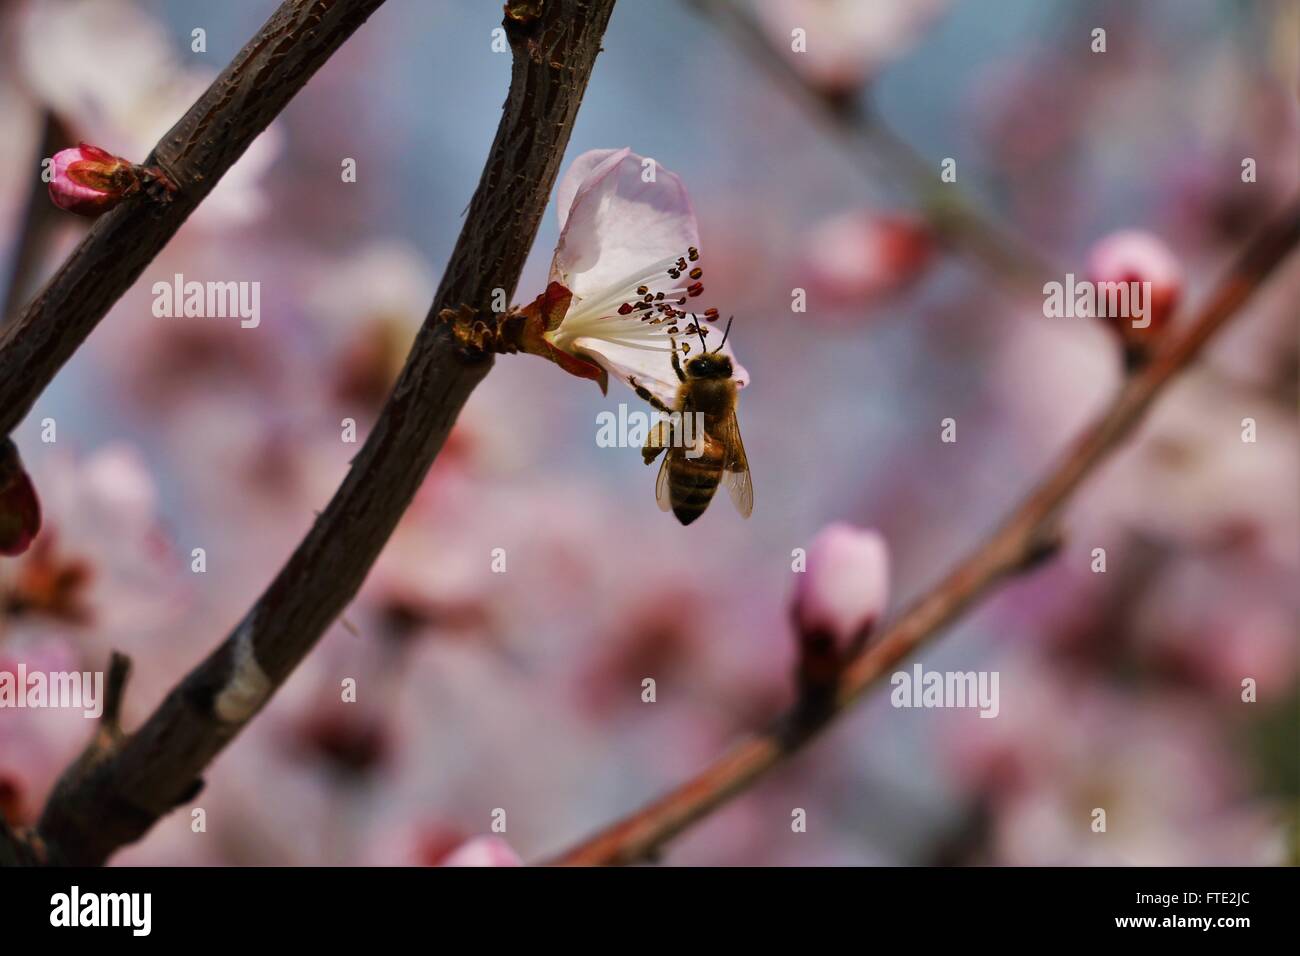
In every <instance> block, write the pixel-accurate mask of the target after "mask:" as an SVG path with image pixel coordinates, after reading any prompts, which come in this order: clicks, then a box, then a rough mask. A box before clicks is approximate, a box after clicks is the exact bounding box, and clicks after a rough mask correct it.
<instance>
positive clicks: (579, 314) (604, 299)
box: [546, 246, 718, 353]
mask: <svg viewBox="0 0 1300 956" xmlns="http://www.w3.org/2000/svg"><path fill="white" fill-rule="evenodd" d="M699 258H700V253H699V250H698V249H696V248H695V247H694V246H691V247H690V248H689V249H687V250H686V254H685V255H683V256H677V257H676V258H671V257H670V258H668V259H663V260H661V261H659V262H656V263H654V264H653V265H650V266H647V267H646V268H644V269H639V270H637V271H636V272H635V273H633V274H632V275H630V276H627V277H626V278H624V279H621V280H619V281H618V282H615V283H613V284H612V285H610V286H609V287H608V288H606V289H602V290H600V291H598V292H595V293H593V294H592V295H589V296H587V297H586V298H585V299H575V300H574V302H573V303H572V304H571V305H570V306H569V311H568V312H567V313H565V316H564V320H563V321H562V322H561V323H560V325H559V327H558V328H556V329H555V330H553V331H551V332H547V333H546V338H547V340H548V341H550V343H551V344H552V345H554V346H555V347H556V348H558V349H562V350H564V351H569V352H571V351H573V348H574V342H575V340H577V339H581V338H592V339H600V340H601V341H604V342H610V343H612V344H614V345H619V346H622V347H624V348H631V349H643V350H646V351H652V352H671V351H673V345H672V337H673V336H676V335H682V334H689V335H694V334H696V328H697V322H696V320H695V317H694V314H693V313H688V312H686V311H684V310H683V309H682V308H681V307H682V306H684V305H685V304H686V302H687V300H688V299H693V298H696V297H698V296H699V295H701V294H702V293H703V292H704V283H703V282H701V281H700V279H701V278H702V277H703V276H704V270H703V269H702V268H701V267H700V266H699V265H696V263H698V261H699ZM704 315H705V318H707V319H708V320H709V321H713V320H715V319H716V318H717V316H718V310H717V309H708V310H706V311H705V313H704ZM686 319H689V320H690V321H689V324H683V320H686ZM701 331H702V334H705V335H707V334H708V330H707V329H702V330H701ZM678 349H680V350H681V351H682V352H683V353H686V352H689V351H690V346H689V344H687V343H682V344H681V345H679V346H678Z"/></svg>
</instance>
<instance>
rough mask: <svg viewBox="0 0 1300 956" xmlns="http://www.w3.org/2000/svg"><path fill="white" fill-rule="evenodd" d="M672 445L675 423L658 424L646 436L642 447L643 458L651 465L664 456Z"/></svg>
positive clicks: (664, 422)
mask: <svg viewBox="0 0 1300 956" xmlns="http://www.w3.org/2000/svg"><path fill="white" fill-rule="evenodd" d="M672 443H673V423H672V422H671V421H662V422H657V423H656V424H655V426H654V428H651V429H650V434H649V435H647V436H646V440H645V444H644V445H642V446H641V457H642V458H643V459H645V463H646V464H647V465H649V464H651V463H652V462H653V461H654V460H655V459H656V458H658V457H659V456H660V455H661V454H663V451H664V449H665V448H667V447H668V446H669V445H671V444H672Z"/></svg>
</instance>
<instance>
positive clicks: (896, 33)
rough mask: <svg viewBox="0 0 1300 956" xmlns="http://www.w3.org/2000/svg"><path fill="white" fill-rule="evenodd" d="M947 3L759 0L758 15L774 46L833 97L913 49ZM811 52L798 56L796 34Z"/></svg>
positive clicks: (930, 0) (922, 0) (931, 0)
mask: <svg viewBox="0 0 1300 956" xmlns="http://www.w3.org/2000/svg"><path fill="white" fill-rule="evenodd" d="M947 6H948V0H870V2H863V0H760V2H759V3H758V5H757V7H758V14H759V18H760V21H761V23H762V25H763V27H764V29H765V30H766V31H767V32H768V33H769V34H770V35H771V39H772V43H773V45H775V46H776V47H777V48H778V49H780V50H781V51H782V52H784V53H785V54H787V55H788V56H789V58H790V62H791V63H793V64H794V66H795V68H796V69H798V70H799V71H800V72H801V73H803V74H805V75H806V77H807V79H808V81H809V82H810V83H813V84H814V85H816V86H817V87H819V88H820V89H822V90H824V91H825V92H827V93H829V94H832V95H842V94H848V93H852V92H853V91H855V90H856V89H857V88H858V87H859V86H861V85H862V84H863V83H865V82H867V81H868V80H870V79H871V78H872V77H873V76H874V74H875V73H876V72H877V71H878V70H880V69H881V68H882V67H884V66H885V65H887V64H888V63H889V62H890V61H891V60H894V59H896V58H898V57H900V56H902V55H903V54H904V53H906V52H907V51H908V49H910V48H911V47H912V46H913V45H914V44H915V43H916V42H917V40H918V39H919V38H920V37H921V36H922V35H923V34H924V33H925V31H926V30H927V29H928V28H929V27H930V26H931V24H932V23H933V22H934V21H935V20H936V19H937V18H938V16H939V15H940V14H941V13H942V12H943V11H944V9H945V8H946V7H947ZM796 29H801V30H803V31H804V36H805V39H806V49H805V50H804V51H803V52H797V51H796V50H795V48H794V46H793V44H794V37H793V36H792V31H793V30H796Z"/></svg>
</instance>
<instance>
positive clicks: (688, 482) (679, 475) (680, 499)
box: [668, 441, 722, 524]
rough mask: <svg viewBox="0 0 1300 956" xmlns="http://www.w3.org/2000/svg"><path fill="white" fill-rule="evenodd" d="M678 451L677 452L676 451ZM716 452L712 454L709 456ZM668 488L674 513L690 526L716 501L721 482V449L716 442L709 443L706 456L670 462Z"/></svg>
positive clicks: (682, 458) (681, 456)
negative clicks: (711, 502)
mask: <svg viewBox="0 0 1300 956" xmlns="http://www.w3.org/2000/svg"><path fill="white" fill-rule="evenodd" d="M673 451H675V452H676V451H678V449H673ZM710 452H713V454H710ZM670 467H671V469H672V470H671V471H670V472H669V475H668V479H669V484H668V489H669V493H670V496H671V499H672V505H673V514H675V515H676V516H677V520H678V521H680V522H681V523H682V524H690V523H691V522H692V521H694V520H695V519H696V518H698V517H699V516H700V515H702V514H704V509H705V508H707V507H708V506H709V502H710V501H712V500H713V495H714V492H716V491H717V490H718V483H719V482H720V481H722V456H721V449H716V448H715V443H714V442H712V441H709V442H708V443H707V444H706V448H705V453H704V454H703V455H701V456H700V457H698V458H687V457H686V456H685V455H680V456H679V457H676V458H675V459H674V460H673V461H672V463H671V466H670Z"/></svg>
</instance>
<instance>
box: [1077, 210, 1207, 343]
mask: <svg viewBox="0 0 1300 956" xmlns="http://www.w3.org/2000/svg"><path fill="white" fill-rule="evenodd" d="M1088 272H1089V277H1090V278H1091V279H1092V281H1093V282H1095V283H1097V284H1098V285H1099V287H1100V284H1101V283H1125V284H1127V283H1146V282H1149V283H1150V285H1149V286H1139V288H1141V289H1142V292H1141V298H1140V299H1138V300H1136V301H1137V302H1140V303H1141V305H1142V308H1143V314H1142V316H1141V317H1140V318H1139V317H1138V316H1137V314H1136V309H1135V308H1134V305H1135V300H1134V298H1133V296H1132V295H1131V294H1129V296H1128V304H1129V312H1130V314H1129V315H1123V316H1119V315H1106V314H1105V313H1104V312H1103V311H1102V310H1103V308H1104V305H1105V297H1104V296H1102V295H1101V293H1100V288H1099V290H1098V295H1097V300H1098V311H1099V314H1101V317H1102V318H1103V319H1105V320H1106V322H1107V324H1108V325H1109V326H1110V327H1111V328H1112V329H1113V330H1114V331H1115V332H1116V333H1118V335H1119V336H1120V340H1121V341H1122V342H1123V344H1124V349H1125V353H1126V355H1127V357H1128V360H1129V362H1130V364H1132V363H1135V362H1136V361H1138V360H1140V359H1141V358H1143V357H1145V356H1146V355H1147V354H1149V353H1150V350H1151V348H1152V347H1153V346H1154V345H1155V343H1156V342H1157V341H1158V339H1159V337H1160V335H1161V334H1162V333H1163V332H1164V330H1165V328H1166V327H1167V326H1168V324H1169V319H1170V318H1171V317H1172V316H1173V314H1174V309H1175V308H1176V307H1177V306H1178V300H1179V297H1180V296H1181V295H1182V291H1183V270H1182V267H1181V266H1180V265H1179V263H1178V260H1177V259H1176V258H1175V257H1174V254H1173V253H1172V252H1171V251H1170V250H1169V247H1168V246H1166V245H1165V244H1164V242H1163V241H1162V240H1161V239H1160V238H1158V237H1157V236H1154V235H1152V234H1151V233H1149V232H1143V231H1141V230H1138V229H1125V230H1121V231H1120V232H1115V233H1111V234H1110V235H1109V236H1107V237H1106V238H1104V239H1102V240H1101V241H1099V242H1097V243H1096V244H1095V245H1094V246H1093V247H1092V253H1091V255H1090V257H1089V264H1088ZM1131 289H1132V286H1130V292H1131ZM1148 290H1149V291H1148Z"/></svg>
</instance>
